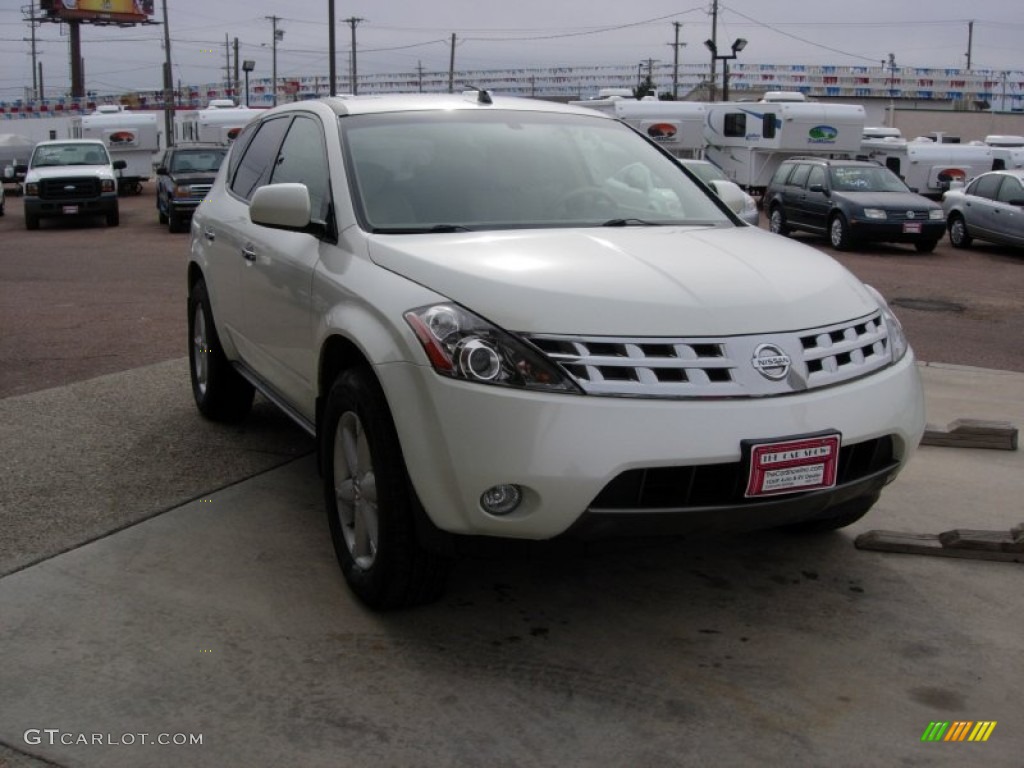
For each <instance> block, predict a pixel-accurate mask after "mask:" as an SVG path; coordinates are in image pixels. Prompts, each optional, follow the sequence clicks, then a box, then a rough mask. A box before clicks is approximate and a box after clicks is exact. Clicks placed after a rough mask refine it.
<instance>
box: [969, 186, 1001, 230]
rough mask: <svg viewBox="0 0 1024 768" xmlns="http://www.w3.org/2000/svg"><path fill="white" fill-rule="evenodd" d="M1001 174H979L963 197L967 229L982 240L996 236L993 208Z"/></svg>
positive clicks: (995, 203)
mask: <svg viewBox="0 0 1024 768" xmlns="http://www.w3.org/2000/svg"><path fill="white" fill-rule="evenodd" d="M1002 180H1003V177H1002V174H998V173H989V174H985V175H983V176H979V177H978V178H977V179H975V181H974V182H973V183H972V184H971V186H970V187H969V188H968V190H967V194H966V195H965V198H964V219H965V220H966V221H967V229H968V231H969V232H970V233H971V234H972V235H974V236H975V237H980V238H981V239H982V240H990V239H992V238H995V237H998V235H997V234H996V221H995V219H996V216H995V213H994V208H995V206H996V205H998V203H997V202H996V198H997V197H998V195H999V186H1000V184H1001V182H1002Z"/></svg>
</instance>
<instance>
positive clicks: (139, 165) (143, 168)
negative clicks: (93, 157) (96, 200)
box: [71, 104, 160, 195]
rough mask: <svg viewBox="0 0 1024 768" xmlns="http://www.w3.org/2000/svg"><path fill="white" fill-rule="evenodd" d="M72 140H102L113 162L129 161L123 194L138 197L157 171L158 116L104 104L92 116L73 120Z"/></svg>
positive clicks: (120, 178)
mask: <svg viewBox="0 0 1024 768" xmlns="http://www.w3.org/2000/svg"><path fill="white" fill-rule="evenodd" d="M71 137H72V138H74V139H99V140H100V141H102V142H103V144H104V145H105V146H106V148H107V152H109V153H110V159H111V161H117V160H124V161H125V167H124V169H123V170H121V171H119V172H118V186H117V188H118V191H119V192H120V193H121V194H130V195H137V194H139V192H141V191H142V182H144V181H146V180H147V179H149V177H150V175H151V173H152V171H153V166H152V157H153V153H154V152H156V151H157V150H158V149H160V130H159V128H158V127H157V116H156V115H155V114H153V113H151V112H132V111H130V110H128V109H126V108H125V107H122V106H120V105H118V104H102V105H100V106H99V107H97V108H96V111H95V112H92V113H91V114H88V115H82V116H81V117H73V118H71Z"/></svg>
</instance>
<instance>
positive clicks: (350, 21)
mask: <svg viewBox="0 0 1024 768" xmlns="http://www.w3.org/2000/svg"><path fill="white" fill-rule="evenodd" d="M360 21H366V19H360V18H359V17H358V16H349V17H348V18H347V19H345V23H346V24H348V25H349V26H350V27H352V70H351V73H350V75H349V79H350V81H351V83H352V95H353V96H355V95H356V94H357V93H359V91H358V90H357V88H358V86H357V85H356V77H357V75H358V72H359V70H358V69H357V68H356V24H358V23H359V22H360Z"/></svg>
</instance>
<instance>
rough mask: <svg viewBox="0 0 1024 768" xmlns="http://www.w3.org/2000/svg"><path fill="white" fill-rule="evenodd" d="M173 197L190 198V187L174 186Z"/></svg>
mask: <svg viewBox="0 0 1024 768" xmlns="http://www.w3.org/2000/svg"><path fill="white" fill-rule="evenodd" d="M174 196H175V197H191V196H192V187H189V186H187V185H177V184H176V185H175V186H174Z"/></svg>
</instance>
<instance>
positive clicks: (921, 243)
mask: <svg viewBox="0 0 1024 768" xmlns="http://www.w3.org/2000/svg"><path fill="white" fill-rule="evenodd" d="M938 244H939V241H938V240H918V241H917V242H916V243H914V247H915V248H917V252H918V253H931V252H932V251H934V250H935V246H937V245H938Z"/></svg>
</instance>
